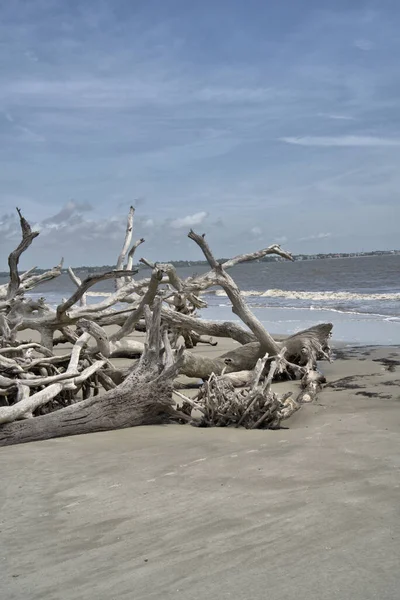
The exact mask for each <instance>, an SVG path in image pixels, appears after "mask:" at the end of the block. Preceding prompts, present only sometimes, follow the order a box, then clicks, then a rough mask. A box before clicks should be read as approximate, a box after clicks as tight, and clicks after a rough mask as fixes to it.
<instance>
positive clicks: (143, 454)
mask: <svg viewBox="0 0 400 600" xmlns="http://www.w3.org/2000/svg"><path fill="white" fill-rule="evenodd" d="M225 345H226V342H223V344H222V346H224V347H225ZM201 351H203V352H204V351H205V352H215V349H212V348H204V347H203V348H201ZM218 351H221V345H220V347H219V348H218ZM390 361H392V362H390ZM323 370H324V371H325V373H326V375H327V378H328V381H329V384H330V385H329V386H328V387H326V388H325V390H324V391H323V392H322V393H321V394H320V396H319V400H318V402H317V403H315V404H312V405H308V406H304V407H303V408H302V409H301V410H300V411H299V412H298V413H296V414H295V415H294V416H293V417H292V419H290V420H289V421H287V422H286V425H287V427H288V429H282V430H280V431H241V430H227V429H208V430H207V429H195V428H191V427H189V426H166V427H138V428H134V429H129V430H123V431H114V432H108V433H99V434H93V435H88V436H80V437H73V438H64V439H57V440H49V441H45V442H38V443H33V444H27V445H23V446H14V447H7V448H2V449H0V468H1V476H2V482H1V483H2V487H1V492H0V494H1V517H0V520H1V525H0V530H1V531H0V538H1V553H0V561H1V562H0V581H1V583H0V598H1V599H3V598H4V600H22V599H24V600H77V599H79V600H120V599H132V600H142V599H143V600H144V599H149V600H155V599H157V600H169V599H176V598H182V599H185V600H213V599H218V600H225V599H228V598H229V599H232V600H265V599H269V600H291V599H296V600H303V599H304V600H334V599H335V600H336V599H338V600H346V599H351V600H372V599H376V600H397V599H398V598H399V597H400V574H399V567H398V564H399V557H400V537H399V534H400V526H399V513H400V477H399V466H400V350H399V349H398V348H361V349H357V350H348V349H342V350H340V351H339V358H338V359H337V360H336V361H335V363H333V364H331V365H329V364H327V363H323ZM279 386H280V387H281V388H282V390H287V389H288V384H287V383H286V384H285V383H284V384H279Z"/></svg>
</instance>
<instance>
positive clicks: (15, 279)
mask: <svg viewBox="0 0 400 600" xmlns="http://www.w3.org/2000/svg"><path fill="white" fill-rule="evenodd" d="M17 212H18V214H19V220H20V225H21V230H22V240H21V242H20V243H19V245H18V247H17V248H16V249H15V250H14V251H13V252H11V254H10V255H9V257H8V266H9V268H10V283H9V284H8V290H7V299H8V300H9V299H10V298H14V296H15V294H16V293H17V291H18V288H19V285H20V277H19V273H18V263H19V259H20V256H21V254H22V253H23V252H25V250H26V249H27V248H29V246H30V245H31V244H32V242H33V240H34V239H35V238H36V237H37V236H38V235H39V232H38V231H32V230H31V226H30V225H29V223H28V221H27V220H26V219H25V218H24V217H23V216H22V214H21V211H20V209H19V208H17Z"/></svg>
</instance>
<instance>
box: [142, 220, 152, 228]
mask: <svg viewBox="0 0 400 600" xmlns="http://www.w3.org/2000/svg"><path fill="white" fill-rule="evenodd" d="M143 227H147V229H150V228H152V227H154V221H153V219H146V221H144V223H143Z"/></svg>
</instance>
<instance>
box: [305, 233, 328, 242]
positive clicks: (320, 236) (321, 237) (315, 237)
mask: <svg viewBox="0 0 400 600" xmlns="http://www.w3.org/2000/svg"><path fill="white" fill-rule="evenodd" d="M331 235H332V234H331V233H316V234H315V235H309V236H307V237H303V238H300V239H299V242H309V241H311V240H324V239H325V238H329V237H331Z"/></svg>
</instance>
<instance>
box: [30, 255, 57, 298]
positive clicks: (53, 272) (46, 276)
mask: <svg viewBox="0 0 400 600" xmlns="http://www.w3.org/2000/svg"><path fill="white" fill-rule="evenodd" d="M63 264H64V259H63V258H62V259H61V261H60V262H59V264H58V265H57V266H56V267H53V268H52V269H50V270H49V271H45V272H44V273H41V274H40V275H32V276H31V277H24V280H23V281H22V279H21V282H22V283H21V289H22V290H23V291H24V292H26V291H28V290H32V289H33V288H35V287H37V286H38V285H40V284H41V283H43V282H45V281H51V280H52V279H55V278H56V277H59V276H60V275H61V272H62V268H63ZM24 275H25V274H24Z"/></svg>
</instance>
